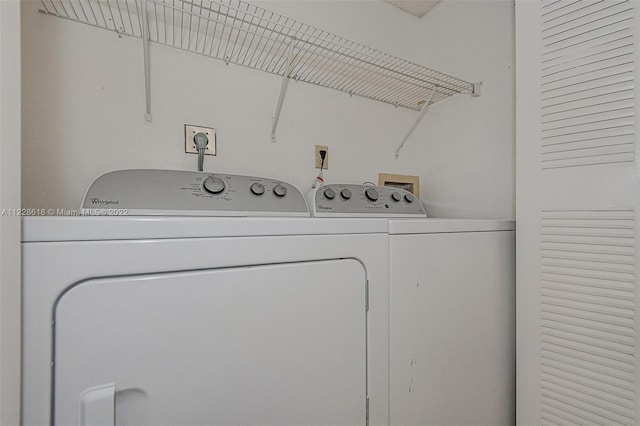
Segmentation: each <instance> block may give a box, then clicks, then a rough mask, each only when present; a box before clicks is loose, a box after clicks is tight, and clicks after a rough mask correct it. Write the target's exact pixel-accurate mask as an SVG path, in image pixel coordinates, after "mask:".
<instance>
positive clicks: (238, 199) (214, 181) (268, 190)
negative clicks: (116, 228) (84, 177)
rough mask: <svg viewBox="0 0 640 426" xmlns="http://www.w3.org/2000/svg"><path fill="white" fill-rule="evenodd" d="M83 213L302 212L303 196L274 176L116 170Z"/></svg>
mask: <svg viewBox="0 0 640 426" xmlns="http://www.w3.org/2000/svg"><path fill="white" fill-rule="evenodd" d="M81 212H82V214H83V215H125V214H126V215H175V216H302V217H309V209H308V208H307V204H306V202H305V199H304V197H303V196H302V194H301V193H300V191H298V189H297V188H295V187H294V186H293V185H291V184H288V183H286V182H282V181H279V180H275V179H269V178H262V177H253V176H240V175H230V174H224V173H207V172H189V171H179V170H145V169H140V170H117V171H114V172H110V173H106V174H104V175H102V176H100V177H99V178H97V179H96V180H95V181H94V182H93V183H92V184H91V185H90V186H89V189H87V192H86V193H85V195H84V198H83V200H82V206H81Z"/></svg>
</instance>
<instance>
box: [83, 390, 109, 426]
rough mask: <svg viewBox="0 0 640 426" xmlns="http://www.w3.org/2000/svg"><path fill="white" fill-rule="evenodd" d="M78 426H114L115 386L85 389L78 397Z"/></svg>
mask: <svg viewBox="0 0 640 426" xmlns="http://www.w3.org/2000/svg"><path fill="white" fill-rule="evenodd" d="M78 408H79V413H78V419H79V422H78V426H115V424H116V384H115V383H107V384H104V385H99V386H94V387H91V388H88V389H86V390H85V391H84V392H82V394H81V395H80V404H79V407H78Z"/></svg>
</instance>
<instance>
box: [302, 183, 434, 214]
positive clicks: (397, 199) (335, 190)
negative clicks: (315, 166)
mask: <svg viewBox="0 0 640 426" xmlns="http://www.w3.org/2000/svg"><path fill="white" fill-rule="evenodd" d="M307 201H308V202H309V207H310V208H311V213H312V215H313V216H316V217H427V213H426V211H425V209H424V206H423V205H422V203H420V200H418V199H417V198H416V197H415V196H414V195H413V194H412V193H411V192H409V191H405V190H404V189H399V188H393V187H388V186H373V185H351V184H329V185H323V186H319V187H317V188H314V189H312V190H311V191H310V192H308V193H307Z"/></svg>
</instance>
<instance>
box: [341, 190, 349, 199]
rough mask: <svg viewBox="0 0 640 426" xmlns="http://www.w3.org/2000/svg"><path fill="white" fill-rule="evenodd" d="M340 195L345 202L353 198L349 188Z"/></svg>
mask: <svg viewBox="0 0 640 426" xmlns="http://www.w3.org/2000/svg"><path fill="white" fill-rule="evenodd" d="M340 195H341V196H342V198H344V199H345V200H348V199H349V198H351V191H349V190H348V189H347V188H345V189H343V190H342V191H340Z"/></svg>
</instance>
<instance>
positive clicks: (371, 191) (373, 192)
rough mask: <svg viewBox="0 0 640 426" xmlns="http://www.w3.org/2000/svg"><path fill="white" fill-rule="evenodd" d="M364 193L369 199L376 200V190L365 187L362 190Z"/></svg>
mask: <svg viewBox="0 0 640 426" xmlns="http://www.w3.org/2000/svg"><path fill="white" fill-rule="evenodd" d="M364 195H366V196H367V198H368V199H369V200H371V201H378V191H376V190H375V189H374V188H367V190H366V191H364Z"/></svg>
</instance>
